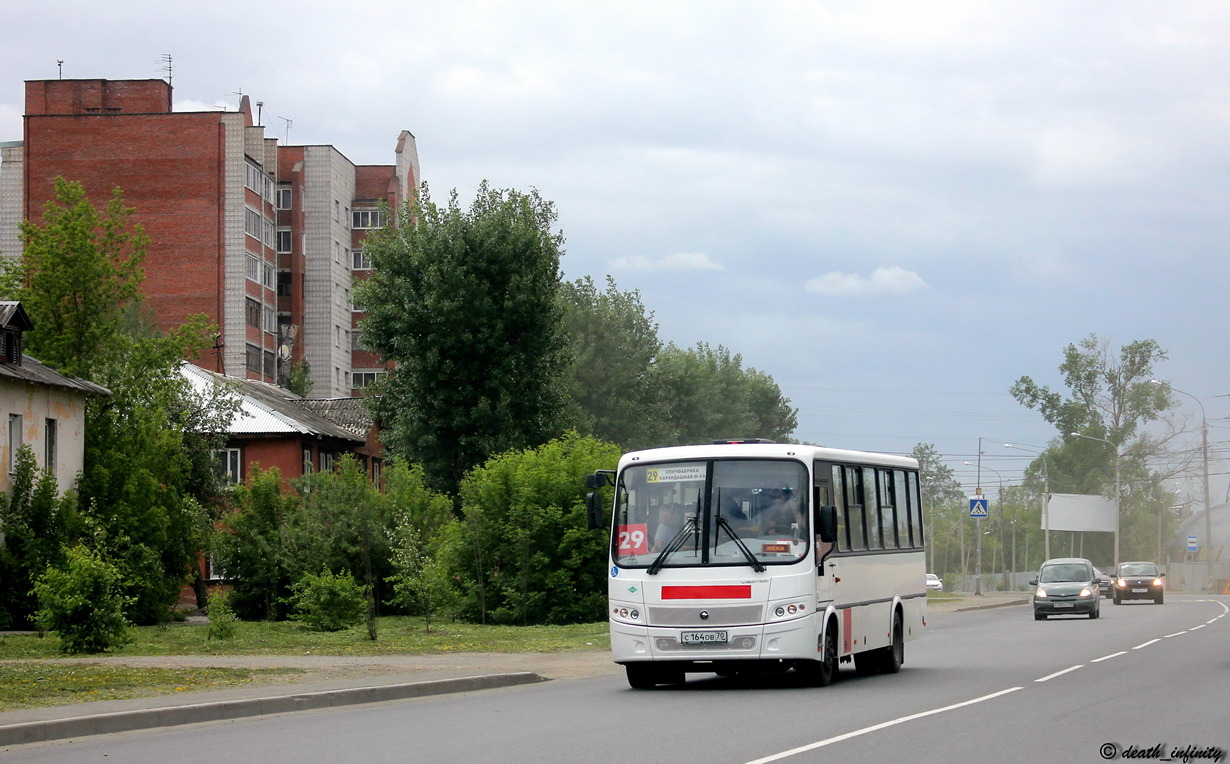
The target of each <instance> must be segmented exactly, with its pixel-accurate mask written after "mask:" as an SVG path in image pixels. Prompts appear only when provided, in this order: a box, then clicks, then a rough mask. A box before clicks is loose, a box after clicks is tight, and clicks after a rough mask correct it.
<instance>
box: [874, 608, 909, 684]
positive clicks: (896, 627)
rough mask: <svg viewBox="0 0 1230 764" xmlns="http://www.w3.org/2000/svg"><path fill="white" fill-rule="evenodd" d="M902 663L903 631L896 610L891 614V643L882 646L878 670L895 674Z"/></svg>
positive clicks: (903, 653) (903, 657)
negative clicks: (881, 656)
mask: <svg viewBox="0 0 1230 764" xmlns="http://www.w3.org/2000/svg"><path fill="white" fill-rule="evenodd" d="M903 663H905V631H904V628H903V626H902V624H901V612H900V611H898V612H897V613H895V614H894V615H893V643H892V644H891V645H889V646H888V647H886V648H884V657H883V658H882V659H881V663H880V671H882V672H884V673H885V674H896V673H898V672H900V671H901V664H903Z"/></svg>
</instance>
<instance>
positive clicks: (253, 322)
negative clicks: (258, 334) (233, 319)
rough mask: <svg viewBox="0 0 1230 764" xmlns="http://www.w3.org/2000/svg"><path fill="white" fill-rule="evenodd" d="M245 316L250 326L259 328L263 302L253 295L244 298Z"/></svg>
mask: <svg viewBox="0 0 1230 764" xmlns="http://www.w3.org/2000/svg"><path fill="white" fill-rule="evenodd" d="M244 317H245V318H246V319H247V324H248V326H255V327H257V328H259V327H260V325H261V304H260V302H259V301H257V300H253V299H252V298H251V297H245V298H244Z"/></svg>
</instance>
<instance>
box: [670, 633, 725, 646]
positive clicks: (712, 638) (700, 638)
mask: <svg viewBox="0 0 1230 764" xmlns="http://www.w3.org/2000/svg"><path fill="white" fill-rule="evenodd" d="M679 641H680V642H681V643H683V644H685V645H724V644H726V643H727V642H729V641H730V639H729V638H728V637H727V635H726V632H724V631H685V632H683V633H682V634H680V635H679Z"/></svg>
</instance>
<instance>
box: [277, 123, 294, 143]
mask: <svg viewBox="0 0 1230 764" xmlns="http://www.w3.org/2000/svg"><path fill="white" fill-rule="evenodd" d="M278 119H280V120H282V121H283V122H285V123H286V145H287V146H289V145H290V126H291V125H293V124H295V120H293V119H287V118H286V117H278Z"/></svg>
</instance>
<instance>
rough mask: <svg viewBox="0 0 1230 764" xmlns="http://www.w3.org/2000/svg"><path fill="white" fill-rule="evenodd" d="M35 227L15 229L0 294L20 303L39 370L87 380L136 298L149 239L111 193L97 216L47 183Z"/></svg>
mask: <svg viewBox="0 0 1230 764" xmlns="http://www.w3.org/2000/svg"><path fill="white" fill-rule="evenodd" d="M55 189H56V198H55V199H54V200H52V201H48V202H47V204H46V206H45V207H44V209H43V221H44V223H43V225H36V224H34V223H31V222H28V221H24V222H22V223H21V240H22V244H23V247H24V249H23V252H22V257H21V259H20V260H14V261H9V262H8V263H6V264H5V265H4V272H3V275H0V291H2V292H3V293H4V294H7V295H9V296H10V299H15V300H20V301H21V302H22V305H23V307H25V309H26V313H27V314H28V315H29V316H30V320H31V321H32V322H33V324H34V326H35V329H36V330H37V331H34V332H31V333H29V335H28V336H27V338H26V341H25V349H26V352H28V353H29V354H30V355H32V356H35V357H36V358H38V359H39V360H41V361H42V362H43V363H46V364H48V365H50V366H53V367H54V368H56V369H59V370H60V371H62V372H63V373H65V374H68V375H70V376H74V377H83V378H86V379H91V378H92V377H91V371H92V369H93V367H94V364H95V363H96V362H97V361H98V360H99V359H100V358H101V357H104V356H105V355H106V353H107V351H108V349H109V347H110V344H111V339H112V337H113V336H114V334H115V333H116V331H117V327H119V326H120V324H121V322H122V321H123V320H124V318H125V316H126V313H127V310H128V308H129V306H130V304H131V303H133V302H134V301H136V300H138V299H139V296H140V283H141V270H140V268H141V263H142V261H143V260H144V258H145V247H146V245H147V244H148V242H149V237H148V236H146V235H145V232H144V230H143V229H142V227H141V226H140V225H139V224H136V223H133V222H132V221H131V216H132V213H133V209H132V208H129V207H125V206H124V202H123V198H124V197H123V193H122V192H121V190H120V189H118V188H117V189H115V191H114V192H113V193H112V196H111V201H110V202H109V203H108V205H107V209H106V212H105V213H104V214H99V213H98V211H97V210H96V209H95V208H94V205H93V204H91V203H90V200H89V198H88V197H87V196H86V194H85V190H84V189H83V188H82V186H81V184H80V183H76V182H73V181H68V180H65V179H64V178H56V179H55Z"/></svg>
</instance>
